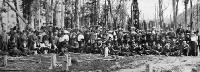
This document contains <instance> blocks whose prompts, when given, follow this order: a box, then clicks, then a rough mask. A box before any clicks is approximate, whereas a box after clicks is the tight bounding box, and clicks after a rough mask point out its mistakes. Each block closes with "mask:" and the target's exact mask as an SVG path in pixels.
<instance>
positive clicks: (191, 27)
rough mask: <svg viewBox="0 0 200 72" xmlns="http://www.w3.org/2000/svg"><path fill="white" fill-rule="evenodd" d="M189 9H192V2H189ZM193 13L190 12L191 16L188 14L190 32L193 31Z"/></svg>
mask: <svg viewBox="0 0 200 72" xmlns="http://www.w3.org/2000/svg"><path fill="white" fill-rule="evenodd" d="M190 8H191V9H192V0H190ZM192 19H193V11H192V10H191V14H190V31H191V32H192V30H193V21H192Z"/></svg>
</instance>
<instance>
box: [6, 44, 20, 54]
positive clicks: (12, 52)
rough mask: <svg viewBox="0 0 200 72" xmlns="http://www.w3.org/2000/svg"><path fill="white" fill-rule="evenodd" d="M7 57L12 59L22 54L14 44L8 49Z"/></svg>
mask: <svg viewBox="0 0 200 72" xmlns="http://www.w3.org/2000/svg"><path fill="white" fill-rule="evenodd" d="M9 55H10V56H14V57H16V56H21V55H22V52H21V51H20V50H19V49H18V48H17V45H16V43H15V44H14V45H12V46H11V47H10V51H9Z"/></svg>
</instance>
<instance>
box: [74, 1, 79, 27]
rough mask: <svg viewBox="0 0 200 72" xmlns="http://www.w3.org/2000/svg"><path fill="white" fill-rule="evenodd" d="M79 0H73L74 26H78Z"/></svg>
mask: <svg viewBox="0 0 200 72" xmlns="http://www.w3.org/2000/svg"><path fill="white" fill-rule="evenodd" d="M78 14H79V0H76V1H75V14H74V17H75V25H76V26H75V27H78V28H80V27H79V15H78Z"/></svg>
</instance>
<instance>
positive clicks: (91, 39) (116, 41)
mask: <svg viewBox="0 0 200 72" xmlns="http://www.w3.org/2000/svg"><path fill="white" fill-rule="evenodd" d="M198 39H199V38H198V31H195V32H194V31H189V30H184V29H183V28H181V27H180V28H178V29H177V30H175V31H173V30H168V31H159V32H158V31H155V30H152V31H141V30H137V29H134V30H132V31H130V32H128V31H127V32H126V31H123V30H120V29H118V30H113V31H110V30H104V29H103V30H102V29H99V28H98V27H96V28H95V29H88V30H84V31H83V30H78V29H75V30H67V29H59V28H54V27H49V28H45V27H44V28H41V29H40V31H39V30H32V29H26V30H23V31H19V30H18V28H17V27H14V28H12V29H11V31H10V32H9V33H5V32H3V33H2V34H1V36H0V54H8V55H10V56H27V55H33V54H48V53H56V54H59V55H64V54H65V53H66V52H74V53H92V54H104V52H105V49H108V53H109V54H110V55H120V56H134V55H165V56H197V55H198V51H199V49H198V42H199V40H198Z"/></svg>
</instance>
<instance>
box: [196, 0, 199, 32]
mask: <svg viewBox="0 0 200 72" xmlns="http://www.w3.org/2000/svg"><path fill="white" fill-rule="evenodd" d="M196 29H197V30H199V0H197V23H196Z"/></svg>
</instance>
